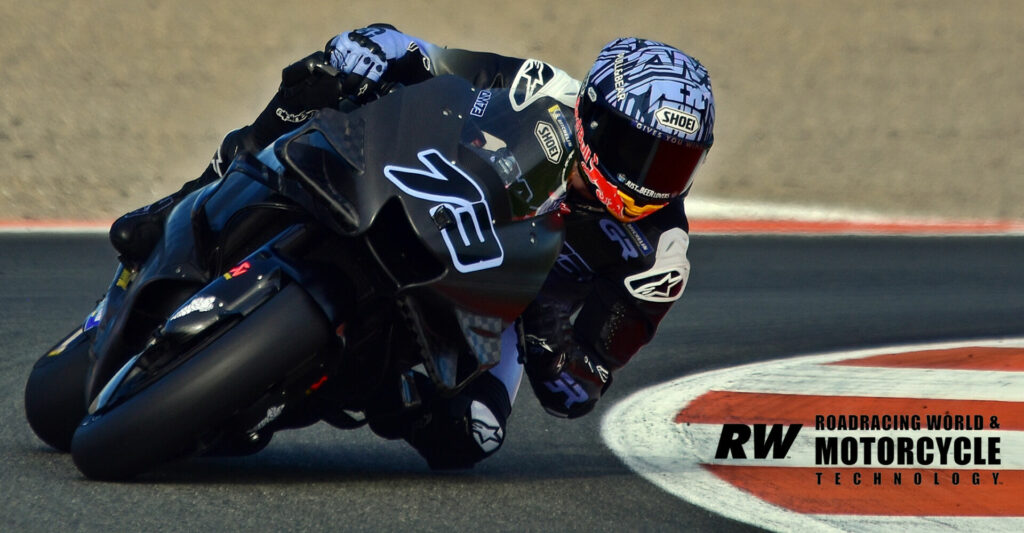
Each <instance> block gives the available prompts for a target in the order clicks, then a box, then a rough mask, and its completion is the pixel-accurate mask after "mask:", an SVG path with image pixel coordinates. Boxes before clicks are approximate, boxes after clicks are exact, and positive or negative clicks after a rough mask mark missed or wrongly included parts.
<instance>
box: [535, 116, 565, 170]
mask: <svg viewBox="0 0 1024 533" xmlns="http://www.w3.org/2000/svg"><path fill="white" fill-rule="evenodd" d="M533 134H534V135H536V136H537V141H538V142H540V147H541V148H542V149H543V150H544V157H546V158H548V161H550V162H551V163H553V164H558V162H559V161H561V160H562V145H561V143H559V142H558V139H557V138H556V137H555V128H554V126H552V125H551V124H548V123H547V122H544V121H540V122H538V123H537V126H536V127H535V128H533Z"/></svg>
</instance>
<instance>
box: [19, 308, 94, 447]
mask: <svg viewBox="0 0 1024 533" xmlns="http://www.w3.org/2000/svg"><path fill="white" fill-rule="evenodd" d="M91 337H92V336H91V335H89V334H87V333H84V332H83V331H82V328H78V329H77V330H75V331H73V332H72V333H71V334H70V335H68V336H67V337H66V338H65V339H64V340H63V341H62V342H61V343H60V344H58V345H57V346H55V347H54V348H53V349H52V350H50V352H49V353H47V354H46V355H44V356H42V357H40V358H39V360H38V361H36V364H35V366H33V367H32V373H31V374H29V376H28V383H26V384H25V417H26V418H27V419H28V425H29V426H30V427H31V428H32V431H34V432H35V434H36V436H37V437H39V438H40V439H41V440H42V441H43V442H45V443H46V444H49V445H50V446H52V447H54V448H56V449H58V450H60V451H62V452H68V451H71V436H72V435H74V434H75V429H76V428H78V424H79V423H81V422H82V418H83V417H85V415H86V413H87V409H86V403H85V382H86V376H87V374H88V373H89V367H90V366H92V358H91V357H89V345H90V344H91V342H92V338H91Z"/></svg>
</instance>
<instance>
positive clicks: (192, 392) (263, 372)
mask: <svg viewBox="0 0 1024 533" xmlns="http://www.w3.org/2000/svg"><path fill="white" fill-rule="evenodd" d="M329 332H330V327H329V324H328V323H327V320H326V318H325V317H324V315H323V312H322V311H321V310H320V308H319V307H318V306H317V305H316V304H315V303H314V302H313V300H312V299H311V298H310V297H309V295H307V294H306V292H305V291H304V290H303V289H302V288H301V287H299V286H298V285H295V284H291V285H288V286H287V287H285V288H284V289H283V290H282V291H281V292H280V293H278V294H277V295H275V296H274V297H272V298H271V299H270V300H268V301H267V302H266V303H264V304H263V305H262V306H260V307H259V308H258V309H256V311H254V312H253V313H252V314H250V315H249V316H248V317H246V318H245V319H243V320H242V321H240V322H239V323H238V324H236V325H235V326H234V327H232V328H231V330H229V331H227V332H226V333H224V335H222V336H221V337H219V338H218V339H217V340H215V341H214V342H212V343H211V344H210V345H209V346H207V347H205V348H203V349H202V350H201V351H199V352H198V353H196V354H195V355H193V356H192V357H191V358H190V359H189V360H188V361H186V362H184V363H182V364H181V365H180V366H177V367H175V368H174V369H173V370H171V371H170V372H169V373H167V374H166V375H165V376H163V377H161V378H160V379H159V380H157V381H155V382H154V383H152V384H151V385H149V386H148V387H146V388H145V389H143V390H141V391H139V392H138V393H136V394H135V395H134V396H131V397H130V398H128V399H126V400H124V401H123V402H122V403H119V404H117V405H115V406H113V407H112V408H110V409H109V410H104V411H101V412H100V413H97V414H96V415H92V416H87V417H86V418H85V420H84V421H83V422H82V424H81V426H79V427H78V430H77V431H76V432H75V434H74V438H73V440H72V442H71V453H72V457H73V458H74V461H75V465H76V466H77V467H78V469H79V470H81V472H82V473H83V474H85V475H86V476H88V477H90V478H94V479H126V478H130V477H132V476H135V475H137V474H139V473H141V472H143V471H145V470H147V469H149V468H152V467H154V466H156V465H158V464H161V463H164V462H167V461H170V460H173V459H176V458H179V457H182V456H184V455H187V454H189V453H191V452H193V451H195V449H196V446H197V444H198V441H199V439H200V438H202V437H203V436H204V435H208V434H210V433H212V432H214V431H215V430H217V429H218V428H220V427H221V425H222V424H224V422H225V421H226V420H227V419H229V418H230V417H231V416H232V415H233V414H235V413H237V412H238V411H240V410H242V409H245V408H246V407H249V406H250V405H252V404H253V403H254V402H256V401H257V400H259V399H260V398H261V397H262V396H263V395H264V394H265V393H266V392H267V391H268V390H270V389H271V388H273V386H274V385H276V384H278V383H279V382H281V381H282V380H283V379H284V377H285V376H287V375H288V374H289V373H290V372H291V371H293V370H295V369H297V368H299V367H301V366H302V365H303V364H304V363H305V362H307V361H308V360H309V359H310V358H311V357H312V356H313V355H314V354H315V353H316V352H317V351H318V350H319V349H320V348H322V347H323V346H324V345H325V344H326V343H327V341H328V335H329Z"/></svg>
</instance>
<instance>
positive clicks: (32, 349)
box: [0, 235, 1024, 531]
mask: <svg viewBox="0 0 1024 533" xmlns="http://www.w3.org/2000/svg"><path fill="white" fill-rule="evenodd" d="M690 259H691V261H692V263H693V272H692V275H691V279H690V286H689V287H688V289H687V291H686V294H685V296H684V298H683V300H682V301H681V302H680V303H679V304H678V305H677V306H676V307H675V308H674V309H673V311H672V312H671V313H670V314H669V315H668V317H667V318H666V319H665V321H664V323H663V324H662V327H661V331H660V334H659V335H658V337H657V339H656V340H655V342H653V343H652V344H651V345H649V346H648V347H646V348H645V349H644V350H643V351H642V352H641V353H640V355H638V356H637V358H636V359H635V360H634V362H633V363H631V364H630V365H629V366H628V367H627V368H626V369H624V370H623V371H621V372H619V373H618V375H616V378H615V379H616V382H615V384H614V386H613V387H612V388H611V390H610V391H609V394H608V395H607V396H606V398H604V399H603V400H602V405H600V406H599V407H598V409H597V411H596V412H595V413H594V414H592V415H590V416H588V417H586V418H583V419H580V420H576V421H565V420H559V419H555V418H552V417H549V416H547V415H545V414H544V413H543V412H542V411H541V409H540V408H539V406H538V404H537V402H536V401H535V400H534V399H533V398H532V397H531V394H530V392H529V391H528V390H525V389H524V390H523V391H521V392H522V394H521V396H520V398H519V401H518V402H517V406H516V410H515V413H514V415H513V418H512V419H511V421H510V426H509V432H508V440H507V441H506V444H505V447H504V449H503V450H502V451H501V452H500V453H499V454H498V455H496V456H494V457H493V458H491V459H489V460H488V461H486V462H485V463H483V464H481V465H480V466H478V467H477V468H476V469H475V470H473V471H470V472H463V473H432V472H431V471H430V470H428V469H427V468H426V467H425V465H424V464H422V462H421V461H420V459H419V458H418V456H417V455H416V454H415V453H414V452H413V451H412V450H411V449H409V448H407V447H406V446H405V445H404V444H403V443H399V442H388V441H383V440H380V439H378V438H375V437H373V436H372V434H370V432H369V431H368V430H365V429H363V430H356V431H349V432H342V431H338V430H334V429H331V428H329V427H326V426H323V425H318V426H314V427H312V428H309V429H306V430H301V431H293V432H288V433H282V434H279V435H277V436H276V437H275V440H274V442H273V443H272V444H271V445H270V447H269V448H267V449H266V450H264V451H263V452H262V453H260V454H258V455H255V456H252V457H248V458H241V459H201V460H200V459H197V460H190V461H185V462H182V463H178V464H175V465H171V466H168V467H165V468H162V469H160V470H158V471H155V472H152V473H150V474H147V475H144V476H142V477H140V478H138V479H137V480H136V481H133V482H130V483H98V482H92V481H87V480H85V479H84V478H83V477H82V476H81V475H80V474H79V473H78V471H77V470H76V469H75V467H74V465H73V464H72V463H71V460H70V458H69V457H68V456H67V455H63V454H59V453H56V452H53V451H51V450H49V449H48V448H47V447H46V446H45V445H43V444H42V443H41V442H40V441H38V440H37V439H36V438H35V436H34V435H33V434H32V432H31V430H30V429H29V427H28V425H27V423H26V422H25V421H24V414H23V404H22V393H23V390H24V384H25V379H26V377H27V375H28V372H29V370H30V368H31V366H32V363H33V361H34V360H35V359H36V358H37V357H39V355H41V354H42V353H43V352H44V351H45V350H46V349H48V348H49V347H50V346H51V345H52V344H53V343H54V342H55V341H57V340H59V338H60V337H61V336H62V335H63V334H64V333H66V331H67V330H70V329H71V328H72V327H73V326H74V325H75V324H76V323H77V322H79V321H81V319H82V318H83V317H84V316H85V315H86V314H87V313H88V312H89V311H90V310H91V306H92V305H93V304H94V302H95V300H96V299H97V298H98V297H99V296H100V295H101V292H102V291H103V290H104V288H105V286H106V284H107V283H108V281H109V280H108V278H109V276H110V275H111V274H112V273H113V267H114V265H115V261H116V260H115V256H114V253H113V252H112V250H111V249H110V248H109V246H108V245H106V243H105V240H104V238H103V237H101V236H82V235H79V236H60V235H0V317H2V318H0V531H165V530H166V531H221V530H228V531H234V530H246V531H253V530H256V531H312V530H328V531H335V530H435V531H441V530H444V531H449V530H455V531H478V530H486V531H491V530H502V531H622V530H659V531H665V530H687V531H691V530H699V531H710V530H715V531H745V530H749V529H751V528H749V527H748V526H745V525H743V524H739V523H736V522H733V521H730V520H727V519H724V518H721V517H719V516H717V515H714V514H711V513H709V512H707V511H704V510H703V509H700V508H697V507H694V506H692V505H689V504H687V503H684V502H681V501H679V500H676V499H675V498H674V497H672V496H670V495H668V494H667V493H664V492H662V491H660V490H659V489H657V488H656V487H655V486H654V485H651V484H649V483H647V482H646V481H644V480H643V479H641V478H639V477H637V476H635V475H633V474H632V472H631V471H630V470H629V469H627V468H626V467H625V466H623V464H622V463H621V462H620V461H619V460H618V459H617V458H616V457H615V456H614V455H612V454H611V452H610V451H608V449H607V448H606V447H605V446H604V444H603V443H602V442H601V438H600V432H599V425H600V417H601V415H602V413H603V412H604V411H605V410H607V408H608V407H609V406H610V405H611V404H612V403H613V402H615V401H616V400H617V399H619V398H622V397H624V396H625V395H627V394H628V393H630V392H632V391H634V390H637V389H638V388H642V387H645V386H649V385H653V384H656V383H660V382H663V381H666V380H669V379H672V378H675V377H679V376H683V375H687V374H692V373H694V372H700V371H705V370H710V369H714V368H721V367H726V366H733V365H738V364H743V363H749V362H754V361H761V360H766V359H772V358H782V357H789V356H793V355H800V354H805V353H810V352H818V351H825V350H831V349H839V348H853V347H869V346H876V345H886V344H893V343H901V342H917V341H935V340H951V339H964V338H988V337H998V336H1019V335H1021V334H1024V238H1021V237H982V238H933V237H927V238H925V237H909V238H908V237H783V236H780V237H763V236H745V237H729V236H702V235H696V236H694V237H693V238H692V244H691V249H690Z"/></svg>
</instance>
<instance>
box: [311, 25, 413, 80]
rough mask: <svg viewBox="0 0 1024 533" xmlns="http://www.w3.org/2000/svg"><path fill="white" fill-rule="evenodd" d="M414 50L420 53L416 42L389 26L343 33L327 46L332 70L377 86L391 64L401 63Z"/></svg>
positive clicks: (376, 26) (371, 26) (373, 26)
mask: <svg viewBox="0 0 1024 533" xmlns="http://www.w3.org/2000/svg"><path fill="white" fill-rule="evenodd" d="M413 50H417V45H416V42H415V41H414V40H413V39H412V38H410V37H409V36H408V35H405V34H404V33H402V32H400V31H398V30H396V29H395V28H394V26H391V25H388V24H372V25H370V26H368V27H366V28H361V29H358V30H354V31H348V32H345V33H341V34H338V35H337V36H335V37H334V38H333V39H331V40H330V41H328V43H327V56H328V59H329V60H330V62H331V66H333V67H334V68H336V69H338V70H340V71H341V72H342V73H343V74H354V75H356V76H360V77H364V78H366V79H368V80H370V81H372V82H375V83H376V82H379V81H380V78H381V76H383V75H384V71H385V70H386V69H387V68H388V62H389V61H396V60H399V59H401V58H402V57H403V56H405V55H406V54H407V53H409V52H410V51H413Z"/></svg>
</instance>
